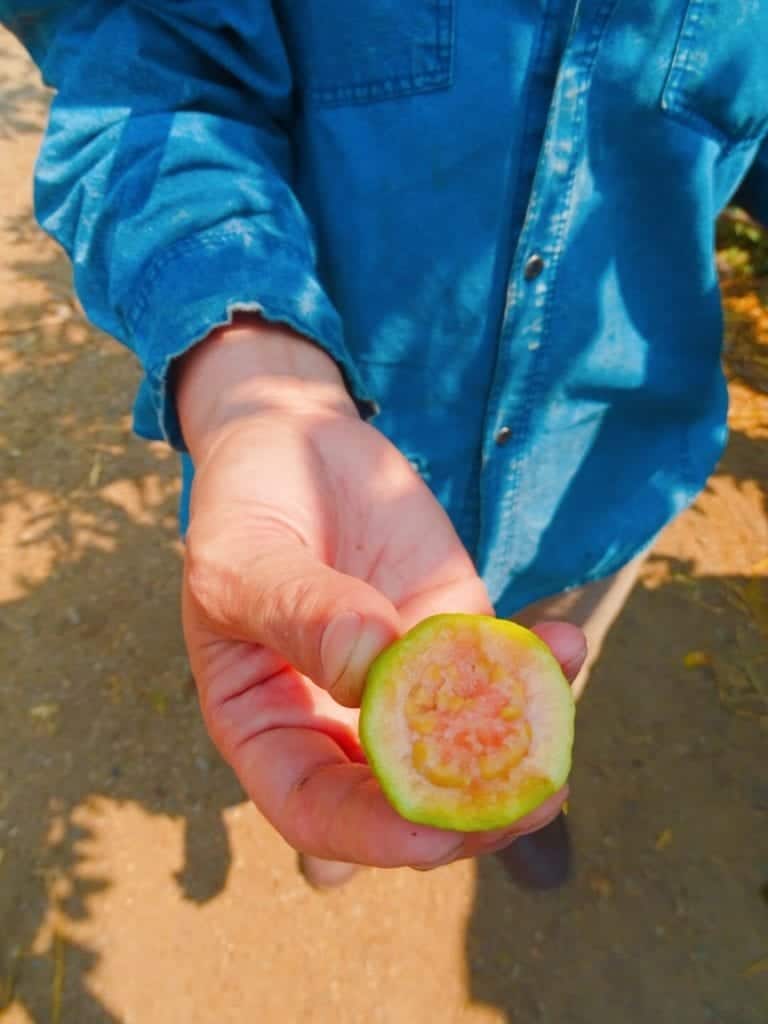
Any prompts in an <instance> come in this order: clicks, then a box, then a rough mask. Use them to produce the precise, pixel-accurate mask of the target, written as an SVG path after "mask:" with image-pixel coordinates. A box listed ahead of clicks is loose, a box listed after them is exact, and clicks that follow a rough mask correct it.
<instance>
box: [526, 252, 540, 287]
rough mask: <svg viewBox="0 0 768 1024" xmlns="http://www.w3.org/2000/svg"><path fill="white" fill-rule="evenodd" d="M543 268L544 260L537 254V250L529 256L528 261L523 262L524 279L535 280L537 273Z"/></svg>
mask: <svg viewBox="0 0 768 1024" xmlns="http://www.w3.org/2000/svg"><path fill="white" fill-rule="evenodd" d="M543 269H544V260H543V259H542V258H541V256H539V254H538V253H537V252H535V253H534V254H533V256H529V258H528V261H527V262H526V264H525V270H524V271H523V274H524V275H525V280H526V281H535V280H536V278H537V277H538V276H539V274H540V273H541V272H542V270H543Z"/></svg>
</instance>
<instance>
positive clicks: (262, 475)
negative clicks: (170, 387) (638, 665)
mask: <svg viewBox="0 0 768 1024" xmlns="http://www.w3.org/2000/svg"><path fill="white" fill-rule="evenodd" d="M177 400H178V408H179V413H180V418H181V422H182V428H183V431H184V436H185V440H186V443H187V445H188V447H189V449H190V451H191V453H192V455H193V459H194V461H195V465H196V480H195V486H194V490H193V495H192V507H191V519H190V529H189V533H188V536H187V552H186V558H185V573H184V583H183V595H182V597H183V620H184V631H185V637H186V643H187V648H188V653H189V657H190V661H191V666H192V671H193V674H194V676H195V679H196V681H197V685H198V690H199V694H200V701H201V706H202V711H203V715H204V718H205V722H206V725H207V728H208V730H209V732H210V735H211V736H212V738H213V740H214V742H215V743H216V745H217V747H218V748H219V750H220V752H221V753H222V755H223V756H224V758H225V759H226V760H227V761H228V762H229V763H230V764H231V765H232V767H233V769H234V770H235V772H236V773H237V775H238V777H239V779H240V781H241V783H242V785H243V787H244V788H245V790H246V792H247V793H248V795H249V796H250V798H251V799H252V800H253V802H254V803H255V804H256V806H257V807H258V808H259V809H260V810H261V812H262V813H263V814H264V815H265V817H266V818H267V819H268V820H269V821H270V822H271V823H272V824H273V825H274V827H275V828H276V829H277V830H278V831H279V832H280V833H281V835H282V836H283V837H284V838H285V839H286V841H287V842H288V843H290V844H291V845H292V846H293V847H294V848H295V849H297V850H300V851H303V852H305V853H309V854H312V855H314V856H317V857H323V858H329V859H337V860H344V861H349V862H353V863H357V864H366V865H374V866H401V865H410V866H413V867H421V868H424V867H429V866H432V865H436V864H440V863H448V862H450V861H452V860H457V859H460V858H462V857H469V856H475V855H477V854H478V853H483V852H488V851H490V850H493V849H496V848H498V847H499V846H503V845H505V844H507V843H508V842H510V841H511V840H512V839H513V838H514V837H516V836H519V835H522V834H525V833H527V832H530V831H535V830H536V829H538V828H541V827H542V826H543V825H544V824H546V823H547V822H548V821H549V820H551V819H552V818H553V817H554V816H555V815H556V814H557V812H558V810H559V809H560V807H561V805H562V802H563V800H564V798H565V792H564V791H561V792H559V793H558V794H556V795H555V796H554V797H552V798H551V799H549V800H548V801H547V802H546V803H545V804H544V805H542V806H541V807H540V808H538V809H537V810H536V811H535V812H534V813H532V814H530V815H528V816H527V817H526V818H524V819H522V820H520V821H518V822H516V823H515V825H514V827H513V828H512V829H505V830H501V831H500V830H494V831H492V832H486V833H476V834H473V835H466V834H463V833H459V832H452V831H446V830H442V829H436V828H431V827H428V826H422V825H414V824H411V823H410V822H407V821H405V820H404V819H403V818H401V817H400V816H399V815H398V814H397V813H396V812H395V810H394V809H393V808H392V807H391V806H390V804H389V803H388V801H387V800H386V798H385V797H384V795H383V793H382V791H381V788H380V786H379V784H378V782H377V781H376V779H375V778H374V777H373V775H372V773H371V771H370V769H369V767H368V765H367V764H366V763H365V759H364V756H363V754H362V750H361V747H360V742H359V738H358V733H357V719H358V711H357V707H358V705H359V702H360V697H361V692H362V687H363V681H364V678H365V673H366V671H367V669H368V667H369V665H370V663H371V661H372V660H373V658H374V657H375V656H376V655H377V654H378V653H379V652H380V651H381V650H382V649H383V648H384V647H386V646H388V645H389V644H390V643H391V642H392V641H393V640H395V639H396V638H397V637H399V636H400V635H401V634H402V633H403V632H404V631H405V630H407V629H409V628H410V627H411V626H413V625H414V624H415V623H417V622H419V621H421V620H422V619H424V618H425V617H427V616H429V615H433V614H436V613H439V612H445V611H450V612H455V611H462V612H470V613H478V614H491V613H492V609H491V608H490V605H489V603H488V598H487V595H486V592H485V589H484V587H483V584H482V582H481V580H480V579H479V578H478V576H477V574H476V573H475V570H474V567H473V565H472V562H471V560H470V558H469V556H468V555H467V553H466V551H465V550H464V548H463V547H462V545H461V543H460V541H459V539H458V537H457V536H456V534H455V532H454V530H453V527H452V526H451V523H450V521H449V520H448V518H447V516H446V515H445V513H444V512H443V510H442V508H441V507H440V506H439V504H438V503H437V501H436V500H435V498H434V497H433V496H432V494H431V492H430V491H429V490H428V488H427V487H426V486H425V485H424V483H423V482H422V481H421V479H420V478H419V477H418V475H417V474H416V473H415V472H414V471H413V469H412V468H411V466H410V464H409V463H408V461H407V460H406V459H405V458H404V457H403V456H402V455H401V454H400V453H399V452H398V451H397V449H396V448H395V447H394V446H393V445H391V444H390V443H389V442H388V441H387V440H386V439H385V438H384V437H383V435H382V434H381V433H380V432H378V431H377V430H376V429H375V428H374V427H373V426H370V425H367V424H366V423H364V422H363V421H361V419H360V418H359V416H358V413H357V411H356V409H355V407H354V405H353V403H352V402H351V401H350V399H349V397H348V395H347V392H346V389H345V387H344V383H343V381H342V380H341V377H340V374H339V372H338V370H337V369H336V366H335V364H334V363H333V362H332V361H331V360H330V359H329V358H328V357H327V356H326V355H325V354H324V353H323V352H322V351H321V350H320V349H318V348H316V347H315V346H313V345H311V344H310V343H308V342H306V341H304V340H302V339H299V338H298V337H297V336H296V335H293V334H291V333H290V332H288V331H286V330H283V329H282V328H280V329H278V328H274V327H267V326H266V325H263V324H260V323H259V322H258V321H253V320H249V321H247V322H244V323H241V324H238V325H237V326H235V327H232V328H229V329H227V330H224V331H221V332H218V333H217V334H216V335H214V336H213V337H212V338H210V339H209V340H208V341H206V342H205V343H204V344H203V345H201V346H198V348H197V349H195V350H193V353H192V355H191V357H190V356H188V357H187V358H186V360H185V362H184V364H183V366H182V367H181V372H180V373H179V374H178V376H177ZM538 632H539V634H540V635H541V636H542V637H543V638H544V639H545V640H546V642H547V643H548V644H549V645H550V647H551V648H552V650H553V652H554V654H555V655H556V657H557V658H558V660H559V661H560V663H561V664H562V666H563V669H564V671H565V673H566V675H567V676H568V677H569V678H573V677H574V676H575V674H576V672H577V671H578V668H579V666H580V664H581V661H582V660H583V657H584V652H585V648H584V640H583V636H582V634H581V633H580V631H579V630H577V629H575V628H574V627H572V626H568V625H566V624H564V623H563V624H561V623H547V624H546V626H544V625H542V626H541V627H540V629H539V630H538ZM355 644H356V645H357V646H356V647H355V652H354V653H351V649H352V647H353V646H354V645H355Z"/></svg>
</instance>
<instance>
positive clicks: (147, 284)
mask: <svg viewBox="0 0 768 1024" xmlns="http://www.w3.org/2000/svg"><path fill="white" fill-rule="evenodd" d="M244 234H247V235H249V236H250V237H251V238H255V237H256V232H255V231H252V230H251V231H246V232H243V230H242V229H235V228H232V227H226V228H210V229H208V230H207V231H204V232H201V233H200V234H197V235H190V236H189V237H187V238H181V239H179V240H178V241H177V242H174V243H173V245H171V246H169V247H168V248H167V249H166V250H164V251H163V252H162V253H160V254H159V255H158V256H156V257H155V259H154V260H152V262H151V263H150V265H149V266H148V267H147V270H146V271H145V272H144V274H143V275H142V276H143V280H142V283H141V285H140V287H139V291H138V294H137V297H136V301H135V303H134V305H133V306H132V308H131V309H130V310H129V311H128V312H127V313H126V314H125V316H124V324H125V326H126V327H127V328H128V333H131V334H133V333H134V331H135V329H136V325H137V324H138V323H139V321H140V320H141V319H142V318H143V316H144V314H145V312H146V308H147V305H148V303H149V301H150V297H151V292H152V291H153V289H154V287H155V284H156V282H157V280H158V278H159V277H160V275H161V274H162V273H163V271H164V270H165V269H166V267H167V266H168V265H169V264H170V263H172V262H173V261H174V260H175V259H177V258H178V257H179V256H183V255H184V254H185V253H188V252H191V251H193V250H194V249H197V248H200V249H208V248H212V247H213V246H215V245H216V244H218V243H220V242H227V241H234V240H236V239H242V238H243V235H244ZM279 245H280V248H282V249H284V250H285V251H287V252H289V253H291V254H294V255H296V256H297V257H298V262H299V264H300V265H302V264H304V263H305V258H304V256H303V254H302V253H301V251H300V250H299V249H298V247H296V246H293V245H291V244H290V243H286V242H284V241H283V242H280V243H279Z"/></svg>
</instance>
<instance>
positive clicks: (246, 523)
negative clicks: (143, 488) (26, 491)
mask: <svg viewBox="0 0 768 1024" xmlns="http://www.w3.org/2000/svg"><path fill="white" fill-rule="evenodd" d="M0 18H1V19H2V21H3V23H4V24H5V25H7V26H8V27H9V28H10V29H11V31H13V32H15V33H16V34H17V35H18V36H19V38H20V39H21V40H22V41H23V42H24V44H25V45H26V46H27V48H28V50H29V51H30V53H31V54H32V56H33V58H34V59H35V60H36V61H37V63H38V64H39V66H40V68H41V70H42V73H43V76H44V79H45V81H46V82H47V83H48V84H49V85H50V86H52V87H53V88H54V89H55V90H56V95H55V98H54V100H53V103H52V108H51V113H50V120H49V124H48V128H47V132H46V135H45V139H44V142H43V145H42V149H41V153H40V156H39V159H38V163H37V168H36V178H35V191H36V210H37V215H38V218H39V221H40V223H41V224H42V226H43V227H44V229H45V230H47V231H48V232H49V233H51V234H52V235H53V236H54V237H55V238H57V239H58V240H59V241H60V243H61V244H62V245H63V246H64V248H65V249H66V250H67V252H68V253H69V256H70V258H71V261H72V265H73V271H74V280H75V286H76V289H77V292H78V295H79V297H80V300H81V302H82V304H83V306H84V308H85V310H86V312H87V314H88V316H89V317H90V319H91V320H92V321H93V322H94V323H95V324H97V325H98V326H99V327H101V328H103V329H104V330H105V331H107V332H109V333H110V334H112V335H113V336H114V337H115V338H117V339H118V340H120V341H122V342H123V343H125V344H126V345H128V346H129V347H130V348H131V349H132V350H133V351H134V352H135V353H136V355H137V357H138V359H139V361H140V363H141V365H142V367H143V369H144V374H145V375H144V379H143V382H142V385H141V388H140V391H139V394H138V396H137V399H136V405H135V427H136V430H137V431H138V433H139V434H141V435H142V436H146V437H149V438H161V437H163V438H165V439H166V440H167V441H168V442H169V444H171V445H172V446H173V447H174V448H176V449H177V450H178V451H179V452H180V453H181V461H182V473H183V482H184V487H183V498H182V508H181V524H182V531H183V533H184V535H185V537H186V555H185V568H184V583H183V593H182V614H183V621H184V631H185V638H186V644H187V648H188V652H189V657H190V662H191V666H192V669H193V673H194V675H195V678H196V680H197V684H198V687H199V692H200V698H201V706H202V711H203V715H204V717H205V721H206V724H207V727H208V729H209V731H210V734H211V736H212V738H213V740H214V742H215V743H216V744H217V746H218V748H219V750H220V751H221V752H222V754H223V756H224V757H225V758H226V759H227V760H228V761H229V763H230V764H231V765H232V766H233V768H234V770H235V772H236V773H237V775H238V777H239V778H240V780H241V782H242V784H243V786H244V788H245V790H246V792H247V793H248V795H249V796H250V797H251V799H252V800H253V801H254V802H255V803H256V805H257V806H258V807H259V808H260V810H261V811H262V813H263V814H264V815H266V817H267V818H268V819H269V821H270V822H271V823H272V824H273V825H274V826H275V827H276V828H277V829H278V830H279V831H280V832H281V834H282V835H283V836H284V837H285V839H286V840H287V841H288V842H289V843H290V844H292V845H293V846H294V847H295V848H296V849H297V850H299V851H301V852H302V854H303V855H304V868H305V871H306V873H307V875H308V877H309V878H310V880H311V881H313V882H314V883H315V884H318V885H329V884H333V883H334V882H340V881H343V880H345V879H346V877H348V875H349V874H350V872H351V870H352V867H353V865H355V864H368V865H379V866H395V865H410V866H414V867H421V868H426V867H430V866H435V865H438V864H443V863H448V862H450V861H452V860H455V859H457V858H459V857H465V856H475V855H478V854H480V853H483V852H488V851H490V850H495V849H498V848H499V847H504V848H505V850H506V851H507V853H509V854H510V857H511V860H510V861H509V862H510V863H513V862H514V857H515V856H516V854H515V852H514V851H524V853H522V854H520V856H521V858H522V860H521V863H523V862H524V863H523V867H524V868H525V870H528V869H529V868H530V867H531V864H534V865H535V864H536V863H537V858H539V857H542V856H543V854H542V853H541V851H542V850H543V846H541V845H537V843H538V840H537V838H536V837H537V836H538V837H541V836H545V835H547V834H551V833H550V832H549V829H551V828H552V827H553V826H551V825H550V826H549V829H544V828H542V826H545V825H547V823H549V822H552V821H554V822H555V827H556V831H557V830H559V831H557V834H558V835H559V836H560V837H561V840H562V834H563V831H562V827H561V825H562V818H561V817H560V816H558V812H559V808H560V806H561V804H562V800H563V797H564V794H559V795H558V797H557V798H555V799H554V800H553V801H551V802H550V803H549V804H548V805H546V806H545V807H543V808H542V809H540V811H539V812H536V813H535V814H534V815H533V816H531V817H529V818H528V819H525V820H524V821H523V822H521V823H519V825H518V826H517V827H516V828H515V829H513V830H511V831H508V832H507V833H506V834H503V833H502V834H499V833H498V832H497V833H490V834H480V835H475V836H467V835H462V834H459V833H450V832H442V831H440V830H435V829H427V828H422V827H417V826H412V825H410V824H409V823H407V822H405V821H403V820H402V819H400V818H399V817H398V816H397V815H396V814H395V813H394V811H392V809H391V808H390V807H389V806H388V804H387V803H386V801H385V800H384V798H383V796H382V795H381V792H380V790H379V789H378V787H377V785H376V783H375V781H374V780H373V778H372V776H371V774H370V772H369V770H368V768H367V767H366V765H365V763H364V759H363V758H362V755H361V752H360V747H359V743H358V740H357V736H356V728H355V725H356V712H355V707H356V705H357V704H358V703H359V698H360V692H361V688H362V685H363V679H364V675H365V671H366V668H367V667H368V665H369V663H370V661H371V660H372V658H373V657H374V655H375V654H376V653H377V652H378V651H379V650H381V649H382V648H383V647H384V646H385V645H386V644H388V643H389V642H390V641H391V640H392V639H393V638H395V637H396V636H397V635H399V634H400V633H401V632H402V631H403V630H404V629H406V628H407V627H408V626H409V625H411V624H412V623H414V622H415V621H418V620H419V619H420V618H422V617H424V616H425V615H427V614H430V613H432V612H436V611H443V610H450V611H471V612H494V613H495V614H498V615H504V616H517V617H519V618H521V619H523V620H526V621H530V618H531V616H533V617H534V618H538V619H542V620H547V619H550V618H551V617H552V615H553V614H555V613H556V612H557V610H558V609H563V608H564V609H565V611H566V612H567V613H568V614H569V615H570V616H571V618H573V619H574V620H575V621H580V623H581V625H583V626H584V629H585V631H586V632H587V634H588V635H591V637H592V638H593V639H594V641H595V645H596V647H595V649H596V648H597V647H599V643H600V641H601V639H602V637H603V636H604V634H605V630H606V629H607V627H608V625H609V624H610V622H611V621H612V619H613V618H614V617H615V615H616V613H617V612H618V610H619V608H620V606H621V603H622V601H623V599H624V597H625V596H626V593H627V592H628V590H629V589H630V588H631V584H632V581H633V579H634V574H635V573H636V571H637V565H638V559H639V558H640V557H641V556H642V552H644V551H645V550H647V548H648V546H649V545H650V544H651V543H652V541H653V539H654V537H655V536H656V535H657V533H658V531H659V530H660V529H661V528H662V527H663V526H664V525H665V524H666V523H667V522H668V521H669V520H670V519H671V518H672V517H673V516H674V515H676V514H677V513H678V512H679V511H680V510H681V509H683V508H684V507H685V506H686V505H687V504H688V503H689V502H690V501H691V500H692V498H693V497H694V496H695V495H696V494H697V493H698V491H699V490H700V489H701V487H702V486H703V484H704V482H705V481H706V479H707V477H708V475H709V474H710V472H711V471H712V469H713V467H714V465H715V463H716V461H717V459H718V456H719V454H720V452H721V450H722V447H723V444H724V441H725V436H726V426H725V422H726V405H727V402H726V389H725V385H724V381H723V376H722V373H721V369H720V348H721V334H722V325H721V313H720V305H719V295H718V287H717V276H716V267H715V261H714V256H713V252H712V249H713V244H712V238H713V224H714V220H715V218H716V216H717V214H718V211H720V210H721V209H722V208H723V207H724V206H725V205H726V204H727V203H728V202H729V201H731V200H732V199H733V197H734V195H735V194H736V192H737V190H738V189H741V192H740V193H739V194H740V195H741V196H743V197H744V198H745V201H746V202H748V203H749V204H751V208H752V210H753V212H756V213H757V214H758V215H760V214H762V215H763V216H765V214H766V211H767V210H768V199H767V198H766V196H767V194H768V193H767V191H766V187H765V182H766V171H767V170H768V147H767V146H766V144H765V139H766V132H768V62H766V60H765V53H766V52H768V4H766V3H764V2H762V0H760V2H758V3H753V4H750V5H741V6H740V7H739V9H738V11H734V10H733V7H732V5H729V4H725V3H709V2H707V3H704V2H703V0H642V2H638V0H585V2H580V3H578V4H577V3H576V2H575V0H546V2H541V0H535V2H534V0H516V2H514V3H510V2H509V0H485V2H484V3H482V4H471V3H459V2H457V0H407V2H405V0H357V2H354V3H353V2H351V0H303V2H296V0H293V2H291V0H274V2H267V0H226V2H222V3H218V4H212V3H209V2H206V0H177V2H172V0H158V2H153V3H150V2H143V0H136V2H113V0H78V2H74V0H70V2H68V0H56V2H49V3H45V2H44V0H43V2H37V3H35V4H34V5H33V4H29V3H28V2H27V0H17V2H14V0H0ZM579 608H581V611H580V612H579ZM537 628H538V629H539V631H540V632H541V635H542V636H544V637H545V639H546V640H547V642H548V643H550V645H551V646H552V648H553V650H554V651H555V653H556V655H557V656H558V657H559V659H560V660H561V662H562V663H563V665H564V667H565V669H566V671H567V672H568V673H569V675H570V676H571V677H573V676H575V674H576V672H577V669H578V666H579V664H580V662H581V660H582V659H583V657H584V646H583V637H582V634H581V632H580V631H579V630H578V629H577V628H575V627H574V626H573V625H570V626H569V625H568V624H566V623H565V622H560V623H558V622H554V623H553V622H547V621H544V622H543V624H542V625H540V626H538V627H537ZM558 822H559V823H560V825H559V826H558V824H557V823H558ZM531 831H533V833H534V835H533V836H532V837H531V838H530V839H529V841H528V842H527V843H526V842H523V841H518V842H516V843H514V844H513V845H512V846H508V844H509V843H510V840H512V839H514V838H516V837H518V836H520V835H521V834H522V833H527V832H531ZM560 846H561V847H562V842H561V843H560ZM526 865H527V867H526ZM523 873H524V872H522V873H521V877H522V875H523ZM534 873H535V872H534Z"/></svg>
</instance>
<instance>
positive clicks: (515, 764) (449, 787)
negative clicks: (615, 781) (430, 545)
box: [360, 615, 574, 832]
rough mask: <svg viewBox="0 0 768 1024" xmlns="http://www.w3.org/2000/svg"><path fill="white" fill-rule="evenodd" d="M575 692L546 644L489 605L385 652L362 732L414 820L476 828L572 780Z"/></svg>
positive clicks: (398, 805) (423, 625) (523, 809)
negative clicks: (491, 612) (489, 611)
mask: <svg viewBox="0 0 768 1024" xmlns="http://www.w3.org/2000/svg"><path fill="white" fill-rule="evenodd" d="M573 722H574V702H573V696H572V693H571V688H570V686H569V685H568V682H567V680H566V678H565V676H564V675H563V672H562V669H561V668H560V665H559V664H558V662H557V660H556V659H555V657H554V655H553V654H552V652H551V651H550V649H549V648H548V647H547V645H546V644H545V643H544V642H543V641H542V640H540V639H539V637H537V636H536V634H535V633H532V632H531V631H530V630H528V629H525V628H524V627H523V626H518V625H516V624H515V623H513V622H508V621H506V620H505V619H495V618H492V617H491V616H485V615H434V616H432V617H431V618H428V619H425V620H424V621H423V622H420V623H419V624H418V625H417V626H415V627H414V628H413V629H412V630H411V631H410V632H408V633H406V635H405V636H404V637H402V638H401V639H400V640H398V641H397V642H396V643H394V644H392V646H390V647H388V648H387V649H386V650H385V651H382V653H381V654H380V655H379V656H378V657H377V658H376V660H375V661H374V662H373V664H372V665H371V668H370V670H369V672H368V677H367V679H366V684H365V690H364V692H363V701H362V707H361V711H360V739H361V742H362V745H363V749H364V750H365V753H366V756H367V758H368V761H369V763H370V765H371V768H372V769H373V771H374V773H375V775H376V776H377V778H378V779H379V782H380V783H381V786H382V789H383V790H384V793H385V794H386V796H387V798H388V799H389V801H390V803H391V804H392V805H393V807H394V808H395V809H396V810H397V811H398V812H399V813H400V814H401V815H402V816H403V817H404V818H407V819H408V820H409V821H413V822H418V823H420V824H424V825H434V826H436V827H439V828H449V829H456V830H459V831H464V832H475V831H481V830H483V829H492V828H501V827H503V826H505V825H511V824H512V823H513V822H515V821H517V819H518V818H522V817H523V816H524V815H525V814H528V813H529V812H530V811H532V810H534V809H535V808H536V807H538V806H539V804H541V803H543V802H544V800H546V799H547V797H548V796H550V795H551V794H553V793H555V792H557V790H559V789H560V788H561V787H562V786H563V784H564V783H565V781H566V779H567V777H568V773H569V771H570V768H571V749H572V746H573Z"/></svg>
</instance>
